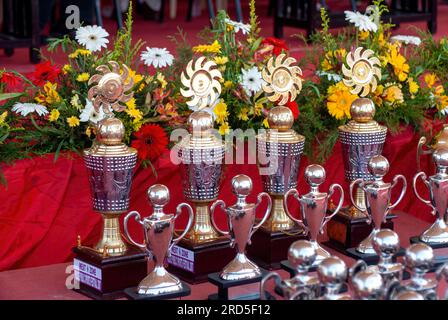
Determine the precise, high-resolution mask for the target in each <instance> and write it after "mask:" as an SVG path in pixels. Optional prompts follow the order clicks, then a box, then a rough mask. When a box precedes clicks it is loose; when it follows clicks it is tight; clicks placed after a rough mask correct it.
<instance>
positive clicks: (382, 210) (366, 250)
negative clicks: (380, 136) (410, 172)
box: [350, 155, 407, 254]
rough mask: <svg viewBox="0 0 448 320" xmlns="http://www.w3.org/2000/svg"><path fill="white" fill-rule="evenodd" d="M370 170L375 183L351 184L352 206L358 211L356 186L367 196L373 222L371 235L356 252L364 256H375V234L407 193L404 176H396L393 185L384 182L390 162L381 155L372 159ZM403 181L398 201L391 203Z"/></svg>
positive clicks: (362, 181) (367, 206) (368, 209)
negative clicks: (399, 182) (355, 195)
mask: <svg viewBox="0 0 448 320" xmlns="http://www.w3.org/2000/svg"><path fill="white" fill-rule="evenodd" d="M368 169H369V172H370V174H371V175H372V176H373V179H374V180H373V181H364V180H363V179H356V180H355V181H353V182H352V183H351V184H350V199H351V201H352V204H353V205H354V206H355V207H356V208H357V209H358V210H361V209H362V208H360V207H358V204H357V202H356V200H355V198H354V196H353V190H354V188H355V186H358V189H357V190H362V191H363V193H364V196H365V202H366V208H367V213H368V219H369V220H368V221H369V223H372V222H373V230H372V232H371V233H370V235H369V236H368V237H367V238H366V239H364V240H363V241H361V243H360V244H359V245H358V246H357V248H356V251H358V252H360V253H362V254H375V253H376V252H375V250H374V248H373V244H372V240H373V237H374V236H375V234H376V233H377V232H378V231H379V230H380V228H381V224H382V223H383V222H385V221H386V217H387V214H388V213H389V211H390V210H391V209H393V208H395V207H396V206H397V205H398V204H399V203H400V201H401V200H402V199H403V197H404V195H405V193H406V186H407V184H406V178H405V177H404V176H403V175H396V176H395V177H394V178H393V183H388V182H384V181H383V177H384V176H385V175H386V174H387V172H388V171H389V161H387V159H386V158H385V157H383V156H381V155H377V156H374V157H372V158H370V160H369V164H368ZM399 180H402V182H403V187H402V189H401V193H400V196H399V197H398V199H397V200H396V201H395V202H394V203H391V193H392V189H393V188H394V187H395V186H396V185H397V183H398V181H399Z"/></svg>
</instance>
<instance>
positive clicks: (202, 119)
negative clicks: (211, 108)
mask: <svg viewBox="0 0 448 320" xmlns="http://www.w3.org/2000/svg"><path fill="white" fill-rule="evenodd" d="M188 125H189V127H190V131H192V132H204V131H207V130H210V129H212V128H213V118H212V116H211V115H210V113H208V112H206V111H196V112H193V113H192V114H191V115H190V116H189V117H188Z"/></svg>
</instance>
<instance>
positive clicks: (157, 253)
mask: <svg viewBox="0 0 448 320" xmlns="http://www.w3.org/2000/svg"><path fill="white" fill-rule="evenodd" d="M148 198H149V201H150V203H151V205H152V207H153V208H154V212H153V213H152V214H151V215H150V216H149V217H147V218H144V219H142V218H141V216H140V214H139V213H138V212H137V211H132V212H129V213H128V214H127V215H126V217H125V219H124V230H125V235H126V238H127V239H128V241H129V242H131V243H132V244H134V245H136V246H138V247H140V248H142V249H144V250H146V252H147V253H148V254H149V256H150V257H151V258H152V260H153V261H154V269H153V271H152V272H151V273H149V274H148V275H147V276H146V277H145V278H144V279H143V280H142V281H141V282H140V283H139V285H138V288H137V294H139V295H150V296H160V295H163V294H167V293H171V294H172V293H175V292H179V291H182V290H183V286H184V284H182V282H181V281H180V280H179V279H178V278H177V277H175V276H173V275H172V274H170V273H169V272H168V271H167V270H166V269H165V267H164V260H165V257H166V256H167V255H169V254H170V251H171V248H172V246H173V245H175V244H176V243H178V242H179V241H180V240H181V239H182V238H183V237H184V236H185V235H186V233H187V232H188V230H189V229H190V227H191V225H192V223H193V209H192V208H191V207H190V205H189V204H186V203H181V204H179V205H178V206H177V209H176V214H165V213H164V212H163V207H164V206H165V205H166V204H167V203H168V202H169V199H170V194H169V190H168V188H167V187H166V186H164V185H161V184H155V185H153V186H151V187H150V188H149V189H148ZM183 207H185V208H186V209H187V211H188V213H189V219H188V223H187V226H186V228H185V230H184V232H183V233H182V234H181V235H179V236H178V237H176V238H175V239H173V234H174V223H175V221H176V219H177V217H178V216H179V215H180V213H181V212H182V208H183ZM131 218H135V221H137V222H138V223H139V224H140V225H141V226H142V229H143V233H144V243H143V244H140V243H138V242H136V241H134V240H133V238H132V237H131V235H130V234H129V230H128V223H129V219H131Z"/></svg>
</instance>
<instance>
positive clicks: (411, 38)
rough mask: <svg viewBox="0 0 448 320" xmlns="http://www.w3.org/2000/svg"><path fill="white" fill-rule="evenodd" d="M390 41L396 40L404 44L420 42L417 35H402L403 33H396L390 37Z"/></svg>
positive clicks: (417, 44) (417, 43)
mask: <svg viewBox="0 0 448 320" xmlns="http://www.w3.org/2000/svg"><path fill="white" fill-rule="evenodd" d="M390 41H391V42H394V41H397V42H401V43H404V44H413V45H416V46H419V45H420V44H421V43H422V40H421V39H420V38H419V37H415V36H403V35H396V36H393V37H391V38H390Z"/></svg>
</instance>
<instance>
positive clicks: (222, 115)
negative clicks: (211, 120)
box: [213, 102, 229, 124]
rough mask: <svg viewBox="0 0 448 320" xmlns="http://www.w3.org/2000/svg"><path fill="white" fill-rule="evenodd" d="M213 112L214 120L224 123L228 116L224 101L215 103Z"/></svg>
mask: <svg viewBox="0 0 448 320" xmlns="http://www.w3.org/2000/svg"><path fill="white" fill-rule="evenodd" d="M213 113H214V114H215V115H216V122H218V123H221V124H224V123H225V121H226V120H227V117H228V116H229V113H228V112H227V104H225V102H219V103H217V104H216V106H215V108H214V109H213Z"/></svg>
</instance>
